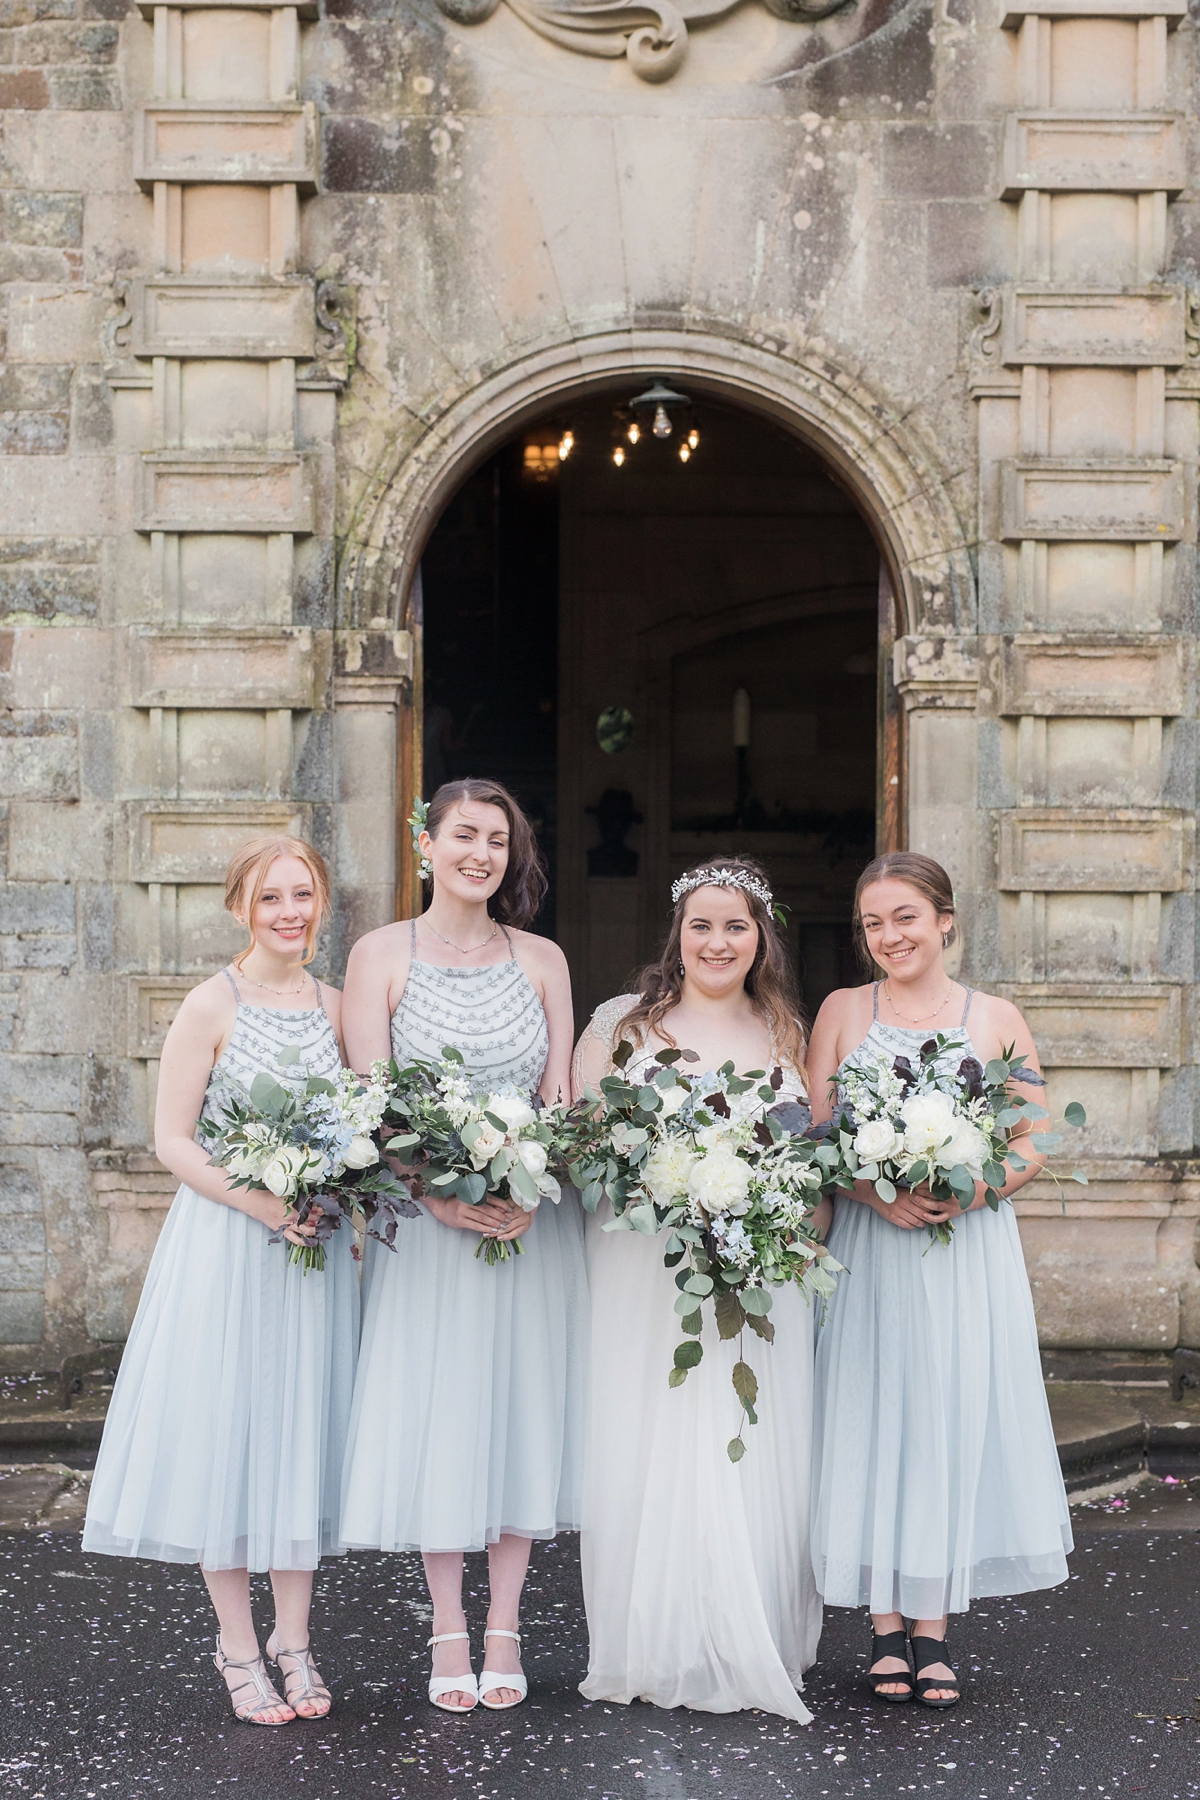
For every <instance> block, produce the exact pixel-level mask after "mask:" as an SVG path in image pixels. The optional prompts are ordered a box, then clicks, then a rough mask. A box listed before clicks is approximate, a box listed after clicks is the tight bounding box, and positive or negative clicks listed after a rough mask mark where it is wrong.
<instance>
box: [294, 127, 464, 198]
mask: <svg viewBox="0 0 1200 1800" xmlns="http://www.w3.org/2000/svg"><path fill="white" fill-rule="evenodd" d="M322 138H323V147H324V165H323V186H324V187H325V189H326V190H327V192H329V193H333V194H428V193H432V191H433V188H434V185H435V178H436V171H437V158H436V156H435V155H434V151H433V147H432V143H431V137H430V132H429V128H428V126H427V125H425V123H424V121H422V120H419V119H391V120H388V121H387V123H386V124H385V123H382V122H380V121H379V120H377V119H355V118H332V119H330V121H329V123H328V125H327V126H326V127H325V130H324V132H323V133H322Z"/></svg>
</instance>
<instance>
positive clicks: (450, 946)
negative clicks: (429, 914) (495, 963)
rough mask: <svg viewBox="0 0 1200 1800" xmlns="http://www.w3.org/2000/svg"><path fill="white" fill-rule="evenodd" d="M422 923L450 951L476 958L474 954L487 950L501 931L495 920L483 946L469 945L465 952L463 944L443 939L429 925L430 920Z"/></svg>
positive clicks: (450, 939)
mask: <svg viewBox="0 0 1200 1800" xmlns="http://www.w3.org/2000/svg"><path fill="white" fill-rule="evenodd" d="M421 923H422V925H424V927H425V929H426V931H432V932H433V935H434V937H435V938H437V940H438V942H439V943H442V944H445V946H446V948H447V949H448V950H457V951H458V954H459V955H460V956H474V954H475V952H476V951H477V950H486V949H487V947H488V945H489V944H490V943H491V941H492V939H493V938H494V937H495V935H496V933H497V932H498V931H499V929H500V927H499V925H498V924H497V923H496V922H495V920H493V921H492V929H491V930H490V931H489V933H488V935H487V936H486V937H485V938H484V940H483V942H482V944H468V946H467V948H466V949H465V950H464V949H463V947H462V945H461V944H456V943H455V942H454V939H453V938H448V937H443V936H442V934H441V932H440V931H437V930H436V929H435V928H434V927H433V926H432V925H431V924H430V923H429V920H428V919H422V920H421Z"/></svg>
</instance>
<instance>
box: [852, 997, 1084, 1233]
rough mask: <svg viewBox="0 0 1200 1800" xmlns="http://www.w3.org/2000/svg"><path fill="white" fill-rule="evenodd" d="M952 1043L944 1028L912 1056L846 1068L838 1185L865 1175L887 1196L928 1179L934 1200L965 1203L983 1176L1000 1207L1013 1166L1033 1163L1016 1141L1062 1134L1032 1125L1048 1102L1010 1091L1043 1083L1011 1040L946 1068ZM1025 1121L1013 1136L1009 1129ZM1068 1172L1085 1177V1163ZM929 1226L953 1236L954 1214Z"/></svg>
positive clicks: (1079, 1120) (1034, 1143)
mask: <svg viewBox="0 0 1200 1800" xmlns="http://www.w3.org/2000/svg"><path fill="white" fill-rule="evenodd" d="M954 1047H955V1048H956V1047H957V1046H954ZM949 1048H951V1045H950V1042H949V1040H948V1039H947V1038H946V1037H945V1036H944V1035H943V1034H941V1033H939V1034H937V1035H936V1036H934V1037H931V1038H929V1039H927V1040H926V1042H925V1043H923V1044H922V1045H921V1047H920V1050H919V1051H918V1052H917V1060H916V1062H915V1063H914V1062H913V1060H912V1059H911V1057H908V1056H896V1057H889V1056H888V1055H886V1054H879V1055H877V1056H875V1057H873V1058H870V1059H867V1060H864V1061H863V1062H861V1063H859V1064H855V1065H853V1066H851V1067H850V1068H848V1069H846V1070H845V1071H844V1072H843V1074H842V1076H841V1081H840V1085H841V1094H840V1099H839V1103H838V1105H837V1106H836V1107H835V1111H834V1117H833V1121H832V1129H831V1134H830V1142H831V1144H832V1145H833V1146H835V1147H836V1150H837V1154H838V1165H837V1177H838V1185H839V1186H840V1187H842V1188H846V1189H852V1188H853V1186H854V1183H855V1182H856V1181H869V1182H870V1183H871V1184H872V1186H873V1187H874V1189H875V1192H876V1193H877V1194H878V1196H879V1198H880V1199H881V1200H883V1201H884V1202H885V1203H886V1204H888V1205H890V1204H891V1203H892V1202H893V1201H894V1200H895V1198H896V1194H897V1191H898V1190H899V1189H901V1188H915V1187H919V1186H920V1185H921V1184H922V1183H924V1184H926V1185H927V1186H928V1188H929V1191H930V1193H931V1194H932V1195H933V1198H934V1199H935V1200H939V1201H941V1202H943V1203H944V1204H947V1205H949V1204H951V1203H953V1204H955V1205H957V1206H958V1207H959V1209H960V1211H964V1212H965V1211H966V1209H967V1208H968V1207H969V1206H970V1205H971V1204H972V1202H973V1201H974V1199H975V1190H976V1184H977V1183H978V1182H981V1181H982V1182H983V1183H984V1187H985V1198H986V1200H987V1204H988V1205H989V1206H990V1207H991V1209H992V1210H993V1212H995V1211H996V1210H997V1209H998V1208H999V1205H1000V1201H1001V1199H1002V1198H1003V1195H1002V1194H1001V1191H1000V1190H1001V1189H1002V1188H1003V1187H1004V1185H1005V1183H1006V1182H1007V1181H1008V1179H1009V1170H1010V1169H1012V1170H1016V1171H1022V1170H1024V1169H1026V1168H1028V1166H1029V1161H1028V1158H1027V1157H1025V1156H1023V1155H1022V1154H1021V1149H1020V1146H1022V1145H1027V1146H1028V1147H1029V1148H1030V1149H1033V1150H1036V1151H1038V1152H1039V1153H1046V1152H1052V1151H1054V1150H1056V1149H1058V1147H1059V1146H1060V1144H1061V1142H1062V1139H1061V1136H1060V1135H1059V1133H1058V1132H1057V1131H1056V1130H1054V1129H1040V1130H1039V1129H1032V1130H1031V1129H1029V1127H1036V1126H1037V1125H1038V1123H1039V1122H1040V1121H1043V1120H1048V1119H1049V1114H1048V1112H1047V1110H1046V1108H1045V1107H1044V1106H1041V1105H1040V1104H1039V1103H1038V1102H1037V1101H1036V1100H1033V1099H1031V1098H1026V1097H1024V1096H1022V1095H1021V1094H1019V1093H1017V1092H1015V1091H1014V1088H1020V1087H1029V1088H1044V1087H1045V1085H1046V1083H1045V1080H1044V1079H1043V1077H1042V1076H1041V1075H1039V1074H1038V1072H1037V1070H1036V1069H1030V1068H1027V1067H1026V1065H1025V1058H1024V1057H1023V1056H1018V1055H1016V1054H1015V1053H1014V1050H1013V1047H1012V1046H1011V1045H1010V1046H1009V1047H1008V1048H1006V1049H1004V1050H1002V1052H1001V1054H1000V1055H999V1056H998V1057H995V1058H993V1060H992V1061H991V1062H989V1063H988V1064H987V1066H986V1067H984V1066H983V1065H982V1064H981V1063H980V1062H979V1060H978V1058H976V1057H974V1056H964V1057H963V1058H962V1059H961V1061H960V1062H959V1064H958V1066H957V1068H956V1069H954V1070H952V1071H951V1072H949V1073H947V1071H946V1068H945V1063H946V1051H947V1049H949ZM1086 1122H1087V1115H1086V1113H1085V1112H1084V1109H1083V1107H1082V1106H1081V1105H1080V1104H1079V1102H1078V1101H1075V1100H1073V1101H1071V1102H1070V1104H1069V1105H1068V1106H1067V1107H1066V1108H1065V1109H1064V1114H1063V1123H1065V1124H1067V1125H1071V1126H1075V1127H1079V1126H1082V1125H1084V1124H1086ZM1022 1127H1024V1128H1025V1129H1023V1130H1022V1132H1021V1136H1020V1137H1018V1138H1017V1139H1016V1141H1015V1143H1014V1141H1013V1138H1012V1133H1013V1132H1014V1131H1016V1130H1018V1129H1019V1128H1022ZM1045 1173H1046V1174H1048V1175H1049V1176H1050V1178H1051V1179H1052V1180H1053V1181H1055V1182H1056V1183H1058V1186H1059V1189H1060V1192H1061V1188H1062V1182H1061V1180H1060V1179H1059V1177H1058V1175H1057V1174H1056V1173H1055V1172H1054V1171H1053V1170H1052V1169H1046V1171H1045ZM1067 1179H1068V1180H1070V1181H1074V1182H1078V1183H1079V1184H1081V1185H1083V1186H1086V1184H1087V1177H1086V1176H1085V1175H1084V1174H1083V1173H1082V1171H1081V1170H1079V1169H1074V1170H1072V1171H1071V1174H1070V1175H1069V1176H1068V1177H1067ZM929 1233H930V1237H931V1238H932V1239H934V1240H935V1241H937V1242H940V1243H942V1244H948V1243H949V1242H950V1240H951V1238H952V1236H953V1235H954V1222H953V1220H951V1219H948V1220H945V1221H943V1222H942V1223H940V1224H937V1225H931V1226H930V1227H929Z"/></svg>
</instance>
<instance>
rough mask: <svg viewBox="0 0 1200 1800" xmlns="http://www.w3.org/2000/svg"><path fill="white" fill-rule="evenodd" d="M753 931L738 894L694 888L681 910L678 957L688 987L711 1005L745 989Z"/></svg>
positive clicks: (747, 908)
mask: <svg viewBox="0 0 1200 1800" xmlns="http://www.w3.org/2000/svg"><path fill="white" fill-rule="evenodd" d="M757 953H758V926H757V925H756V923H755V921H754V916H753V914H752V913H751V910H750V902H749V900H748V899H747V897H746V895H745V894H744V893H743V892H742V891H741V889H740V888H733V887H700V888H694V889H693V891H692V892H691V893H690V894H689V895H688V897H687V901H686V903H685V905H684V912H683V925H682V928H681V930H680V934H679V954H680V957H681V958H682V961H683V969H684V974H685V976H686V978H687V980H688V981H692V982H695V984H696V986H697V987H698V988H699V989H700V991H701V993H703V994H705V995H707V996H709V997H710V998H712V999H717V998H719V997H720V996H721V995H724V994H728V993H729V992H731V991H732V990H733V989H735V988H741V987H744V986H745V983H746V977H747V976H748V975H749V973H750V971H751V969H752V968H753V967H754V958H755V956H756V955H757Z"/></svg>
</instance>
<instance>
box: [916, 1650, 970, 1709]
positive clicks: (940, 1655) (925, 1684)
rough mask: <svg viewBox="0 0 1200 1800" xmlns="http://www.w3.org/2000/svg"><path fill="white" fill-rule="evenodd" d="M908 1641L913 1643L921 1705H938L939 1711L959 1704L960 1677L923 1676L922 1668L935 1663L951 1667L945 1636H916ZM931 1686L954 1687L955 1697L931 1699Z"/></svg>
mask: <svg viewBox="0 0 1200 1800" xmlns="http://www.w3.org/2000/svg"><path fill="white" fill-rule="evenodd" d="M908 1641H909V1643H910V1644H911V1645H912V1653H913V1663H914V1665H915V1667H916V1671H917V1699H918V1700H919V1701H920V1702H921V1705H922V1706H932V1707H936V1708H938V1710H939V1711H940V1710H942V1709H943V1708H945V1707H947V1706H957V1705H958V1702H959V1700H960V1699H961V1697H962V1696H961V1694H960V1692H959V1686H958V1677H957V1676H956V1675H951V1676H950V1677H947V1676H945V1675H925V1676H922V1674H921V1670H922V1669H929V1668H932V1667H933V1665H934V1663H941V1664H942V1665H943V1666H944V1667H945V1668H947V1669H948V1668H949V1667H950V1659H949V1657H948V1656H947V1655H946V1640H945V1638H931V1637H915V1636H914V1637H910V1638H909V1640H908ZM930 1688H940V1689H943V1690H945V1689H949V1688H953V1690H954V1695H953V1698H952V1699H950V1700H931V1699H930V1698H929V1690H930Z"/></svg>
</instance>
